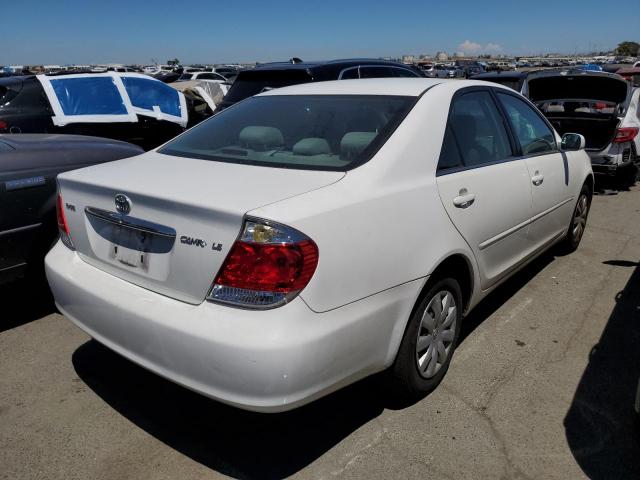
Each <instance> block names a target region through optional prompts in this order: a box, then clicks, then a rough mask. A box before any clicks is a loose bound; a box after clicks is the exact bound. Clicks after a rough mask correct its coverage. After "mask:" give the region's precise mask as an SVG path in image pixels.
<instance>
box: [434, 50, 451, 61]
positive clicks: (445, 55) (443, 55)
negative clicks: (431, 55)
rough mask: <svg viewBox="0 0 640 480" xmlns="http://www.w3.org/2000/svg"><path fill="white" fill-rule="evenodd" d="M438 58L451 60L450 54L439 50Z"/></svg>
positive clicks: (439, 59)
mask: <svg viewBox="0 0 640 480" xmlns="http://www.w3.org/2000/svg"><path fill="white" fill-rule="evenodd" d="M436 60H438V61H440V62H444V61H446V60H449V55H447V54H446V53H445V52H438V53H436Z"/></svg>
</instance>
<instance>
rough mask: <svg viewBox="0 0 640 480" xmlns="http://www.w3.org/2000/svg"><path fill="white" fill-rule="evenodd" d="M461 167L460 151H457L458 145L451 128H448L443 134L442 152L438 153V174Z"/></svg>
mask: <svg viewBox="0 0 640 480" xmlns="http://www.w3.org/2000/svg"><path fill="white" fill-rule="evenodd" d="M461 166H462V158H460V150H458V145H457V144H456V139H455V137H454V136H453V132H452V130H451V127H450V126H448V127H447V130H446V131H445V133H444V141H443V142H442V150H441V151H440V160H439V161H438V172H442V171H444V170H449V169H451V168H456V167H461Z"/></svg>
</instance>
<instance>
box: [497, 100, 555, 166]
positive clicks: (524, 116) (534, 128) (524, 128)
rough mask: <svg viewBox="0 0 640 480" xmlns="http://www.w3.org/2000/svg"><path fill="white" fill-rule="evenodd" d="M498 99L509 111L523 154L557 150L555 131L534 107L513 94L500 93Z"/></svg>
mask: <svg viewBox="0 0 640 480" xmlns="http://www.w3.org/2000/svg"><path fill="white" fill-rule="evenodd" d="M498 99H499V100H500V103H502V106H503V107H504V109H505V110H506V112H507V117H509V123H510V124H511V128H512V129H513V131H514V133H515V135H516V137H517V138H518V141H519V142H520V146H521V148H522V153H523V155H537V154H541V153H546V152H553V151H555V150H557V146H556V137H555V135H554V134H553V131H552V130H551V128H549V126H548V125H547V124H546V122H544V121H543V120H542V118H540V115H538V114H537V113H536V112H535V111H534V110H533V108H531V107H530V106H529V105H527V103H526V102H524V101H522V100H520V99H519V98H516V97H514V96H513V95H506V94H504V93H498Z"/></svg>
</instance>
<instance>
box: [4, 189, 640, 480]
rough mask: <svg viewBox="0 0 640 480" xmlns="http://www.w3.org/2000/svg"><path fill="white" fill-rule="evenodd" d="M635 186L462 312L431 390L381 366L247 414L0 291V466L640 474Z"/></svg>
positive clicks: (28, 471) (31, 293) (182, 472)
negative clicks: (310, 398)
mask: <svg viewBox="0 0 640 480" xmlns="http://www.w3.org/2000/svg"><path fill="white" fill-rule="evenodd" d="M639 261H640V188H639V187H635V188H634V189H632V190H631V191H623V192H618V193H617V194H610V195H609V194H603V195H598V196H596V197H595V198H594V200H593V205H592V211H591V215H590V218H589V222H588V227H587V230H586V233H585V237H584V239H583V242H582V244H581V246H580V248H579V250H578V251H577V252H576V253H574V254H572V255H569V256H564V257H556V256H554V255H553V254H552V253H548V254H545V255H543V256H542V257H541V258H539V259H537V260H536V261H534V262H533V263H532V264H530V265H529V266H528V267H527V268H525V269H524V270H522V271H521V272H520V273H518V274H517V275H516V276H515V277H513V278H512V279H510V280H509V281H508V282H507V283H506V284H505V285H504V286H503V287H501V288H500V289H498V290H497V291H496V292H494V293H493V294H492V295H491V296H490V297H489V298H487V300H485V301H484V302H483V303H482V304H481V305H480V306H479V307H478V308H477V309H476V310H475V311H474V312H473V313H472V314H471V315H470V317H469V318H467V319H466V321H465V324H464V326H463V339H462V342H461V344H460V346H459V347H458V350H457V352H456V354H455V356H454V359H453V363H452V365H451V368H450V370H449V372H448V374H447V376H446V378H445V380H444V382H443V383H442V385H441V386H440V387H439V388H438V389H437V390H436V391H434V392H433V393H432V394H430V395H429V396H427V397H426V398H424V399H423V400H421V401H419V402H417V403H415V404H412V405H398V404H396V403H394V401H393V400H392V399H390V398H389V397H388V395H387V393H386V391H385V390H384V387H383V385H382V383H381V382H380V381H379V379H378V378H376V377H374V378H372V379H368V380H365V381H363V382H360V383H358V384H356V385H353V386H351V387H348V388H346V389H344V390H342V391H340V392H338V393H336V394H333V395H331V396H329V397H327V398H324V399H322V400H319V401H317V402H315V403H313V404H311V405H309V406H307V407H303V408H301V409H298V410H295V411H292V412H288V413H284V414H276V415H265V414H256V413H249V412H244V411H240V410H236V409H234V408H231V407H227V406H224V405H221V404H219V403H217V402H214V401H212V400H208V399H206V398H204V397H201V396H199V395H197V394H195V393H192V392H189V391H187V390H185V389H183V388H181V387H178V386H176V385H174V384H172V383H170V382H168V381H166V380H163V379H161V378H159V377H157V376H155V375H153V374H151V373H148V372H146V371H145V370H143V369H141V368H139V367H137V366H135V365H134V364H132V363H130V362H129V361H127V360H124V359H123V358H121V357H119V356H118V355H116V354H114V353H112V352H110V351H109V350H107V349H106V348H104V347H102V346H101V345H99V344H98V343H96V342H95V341H92V340H91V339H90V338H89V337H88V336H87V335H85V334H84V333H83V332H81V331H80V330H78V329H77V328H76V327H74V326H73V325H72V324H71V323H70V322H69V321H67V320H66V319H65V318H64V317H63V316H62V315H60V314H59V313H57V312H56V311H55V308H54V307H53V305H52V303H51V300H50V298H49V297H48V295H47V294H46V290H42V289H39V288H38V287H37V285H34V284H31V283H26V282H23V281H21V282H15V283H13V284H11V285H8V286H4V287H0V478H2V479H7V480H21V479H65V480H70V479H96V480H97V479H109V480H117V479H206V478H219V477H223V476H225V475H227V476H231V477H237V478H244V479H250V478H281V477H286V476H293V477H297V478H321V479H329V478H334V477H337V478H358V479H360V478H362V479H389V478H394V479H395V478H402V479H411V478H415V479H430V478H434V479H435V478H437V479H466V478H469V479H478V478H487V479H497V478H505V479H517V478H524V479H539V478H545V479H556V478H557V479H563V480H565V479H579V478H595V479H604V478H615V479H626V478H640V438H639V437H640V435H638V432H639V431H640V428H638V426H637V425H635V424H634V420H635V417H634V413H633V401H634V396H635V391H636V386H637V383H638V378H639V377H640V267H639Z"/></svg>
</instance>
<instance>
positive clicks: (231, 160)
mask: <svg viewBox="0 0 640 480" xmlns="http://www.w3.org/2000/svg"><path fill="white" fill-rule="evenodd" d="M583 148H584V138H583V137H582V136H580V135H576V134H566V135H565V136H564V138H563V139H561V138H560V137H559V136H558V134H557V133H556V132H555V131H554V130H553V129H552V128H551V126H550V125H549V123H548V122H547V120H546V119H545V118H544V117H543V116H542V115H540V113H539V112H538V111H537V110H536V109H535V108H534V107H533V106H532V104H531V103H529V102H528V101H527V100H526V99H524V98H523V97H522V96H521V95H519V94H518V93H516V92H513V91H512V90H510V89H507V88H505V87H502V86H499V85H493V84H488V83H486V82H479V81H467V80H464V81H447V80H444V81H443V80H438V79H420V78H413V79H412V78H393V79H367V80H351V81H333V82H318V83H311V84H303V85H296V86H292V87H285V88H280V89H277V90H272V91H267V92H264V93H262V94H260V95H257V96H255V97H252V98H249V99H247V100H245V101H243V102H240V103H238V104H237V105H234V106H233V107H231V108H228V109H227V110H225V111H223V112H221V113H220V114H218V115H215V116H213V117H211V119H209V120H207V121H206V122H203V123H201V124H199V125H197V126H196V127H194V128H192V129H190V130H188V131H187V132H186V133H184V134H183V135H181V136H179V137H177V138H176V139H174V140H173V141H171V142H169V143H168V144H166V145H164V146H163V147H162V148H160V149H158V150H156V151H152V152H148V153H145V154H143V155H140V156H137V157H133V158H131V159H127V160H121V161H117V162H112V163H109V164H105V165H99V166H95V167H91V168H85V169H81V170H76V171H73V172H67V173H64V174H62V175H60V176H59V177H58V182H59V197H58V223H59V227H60V232H61V241H60V242H58V244H57V245H56V246H55V247H54V248H53V249H52V250H51V251H50V252H49V254H48V255H47V257H46V270H47V276H48V279H49V282H50V285H51V288H52V291H53V294H54V297H55V300H56V303H57V305H58V307H59V308H60V311H62V312H63V313H64V314H65V315H66V316H67V317H68V318H69V319H70V320H71V321H72V322H74V323H75V324H76V325H78V326H79V327H80V328H82V329H83V330H84V331H86V332H87V333H88V334H89V335H91V336H92V337H93V338H95V339H96V340H98V341H99V342H101V343H103V344H105V345H106V346H108V347H109V348H111V349H113V350H115V351H116V352H118V353H120V354H122V355H123V356H125V357H127V358H129V359H130V360H132V361H133V362H135V363H138V364H140V365H142V366H143V367H145V368H148V369H149V370H151V371H153V372H156V373H157V374H159V375H162V376H164V377H166V378H168V379H170V380H172V381H174V382H177V383H179V384H181V385H184V386H186V387H188V388H190V389H193V390H195V391H197V392H200V393H202V394H204V395H207V396H209V397H211V398H214V399H218V400H220V401H222V402H225V403H229V404H231V405H235V406H238V407H241V408H245V409H250V410H257V411H282V410H288V409H291V408H294V407H296V406H299V405H302V404H304V403H307V402H310V401H311V400H313V399H315V398H318V397H320V396H322V395H325V394H327V393H329V392H331V391H334V390H336V389H338V388H340V387H342V386H344V385H346V384H349V383H352V382H354V381H356V380H358V379H360V378H363V377H366V376H368V375H371V374H373V373H375V372H380V371H382V370H385V369H388V370H389V371H390V373H391V375H389V378H390V380H391V382H392V384H393V386H394V388H397V389H398V391H399V392H401V393H402V394H404V395H409V396H420V395H423V394H424V393H425V392H428V391H430V390H432V389H433V388H435V387H436V386H437V385H438V383H439V382H440V381H441V380H442V378H443V376H444V375H445V372H446V371H447V368H448V366H449V363H450V361H451V357H452V354H453V352H454V349H455V347H456V343H457V340H458V335H459V332H460V325H461V322H462V320H463V317H464V315H465V314H466V313H467V312H469V311H470V310H471V309H472V308H473V307H474V306H475V305H476V304H477V303H478V302H479V301H480V300H481V299H482V298H483V297H484V296H486V295H487V294H488V293H489V292H490V291H491V290H493V289H494V288H495V287H496V286H497V285H499V284H500V283H502V282H503V281H505V280H506V279H507V278H509V276H510V275H511V274H513V273H514V272H515V271H516V270H518V269H519V268H520V267H522V266H523V265H525V264H526V263H527V262H528V261H530V260H531V259H532V258H534V257H536V256H537V255H539V254H540V253H541V252H542V251H544V250H545V249H547V248H549V247H551V246H552V245H554V244H557V243H559V244H561V246H562V248H564V250H566V251H572V250H574V249H575V248H577V246H578V244H579V242H580V239H581V238H582V234H583V232H584V228H585V225H586V220H587V214H588V211H589V206H590V202H591V193H592V191H593V175H592V171H591V164H590V162H589V157H588V155H587V154H586V153H585V152H584V150H583Z"/></svg>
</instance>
